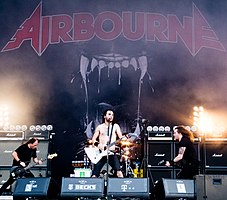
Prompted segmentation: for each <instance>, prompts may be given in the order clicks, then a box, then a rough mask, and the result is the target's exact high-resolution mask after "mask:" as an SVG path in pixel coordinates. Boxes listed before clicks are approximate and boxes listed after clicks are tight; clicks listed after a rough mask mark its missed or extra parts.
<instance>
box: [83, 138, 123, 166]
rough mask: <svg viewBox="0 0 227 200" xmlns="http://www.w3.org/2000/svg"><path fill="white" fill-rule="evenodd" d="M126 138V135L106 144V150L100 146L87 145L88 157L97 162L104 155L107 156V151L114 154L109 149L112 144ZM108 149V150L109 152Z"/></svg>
mask: <svg viewBox="0 0 227 200" xmlns="http://www.w3.org/2000/svg"><path fill="white" fill-rule="evenodd" d="M124 138H127V137H126V136H123V137H121V138H120V139H118V140H116V141H115V142H112V143H110V144H109V145H108V146H106V149H105V150H101V149H99V148H98V147H85V148H84V150H85V153H86V154H87V156H88V158H89V159H90V160H91V162H92V163H93V164H97V162H99V161H100V160H101V158H102V157H103V156H106V155H107V153H108V155H113V154H114V152H113V151H111V150H109V151H108V150H107V149H109V148H110V147H111V146H113V145H115V144H116V143H118V142H120V141H121V140H123V139H124ZM107 151H108V152H107Z"/></svg>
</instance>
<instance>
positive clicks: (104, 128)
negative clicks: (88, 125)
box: [92, 109, 123, 177]
mask: <svg viewBox="0 0 227 200" xmlns="http://www.w3.org/2000/svg"><path fill="white" fill-rule="evenodd" d="M113 120H114V112H113V110H111V109H107V110H106V111H105V112H104V114H103V123H102V124H100V125H98V126H97V128H96V130H95V133H94V135H93V137H92V145H93V146H97V147H98V148H99V149H100V151H103V150H105V149H106V148H108V149H107V150H109V151H107V152H108V153H109V152H114V151H115V144H114V145H111V146H108V145H109V144H112V143H114V142H115V141H116V140H117V137H118V138H122V132H121V129H120V126H119V125H118V124H116V123H113ZM107 157H108V158H109V159H108V163H109V165H110V166H111V167H112V169H113V170H114V171H116V173H117V177H123V173H122V171H121V166H120V162H119V160H118V157H117V156H116V155H115V154H114V153H111V154H110V155H108V156H107V154H106V155H105V156H103V157H102V158H101V159H100V160H99V161H98V163H97V164H95V165H94V169H93V172H92V177H99V175H100V171H101V169H102V167H103V166H104V164H105V163H107Z"/></svg>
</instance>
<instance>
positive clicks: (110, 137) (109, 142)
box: [107, 124, 114, 145]
mask: <svg viewBox="0 0 227 200" xmlns="http://www.w3.org/2000/svg"><path fill="white" fill-rule="evenodd" d="M113 127H114V124H113V125H112V127H111V132H109V130H110V125H109V126H108V135H109V133H110V136H109V141H108V144H107V145H110V144H111V139H112V133H113Z"/></svg>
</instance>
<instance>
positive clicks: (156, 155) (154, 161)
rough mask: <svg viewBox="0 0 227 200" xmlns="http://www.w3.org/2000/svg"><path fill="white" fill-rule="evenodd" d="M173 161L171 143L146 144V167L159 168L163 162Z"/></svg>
mask: <svg viewBox="0 0 227 200" xmlns="http://www.w3.org/2000/svg"><path fill="white" fill-rule="evenodd" d="M172 159H173V142H170V141H160V142H157V141H156V142H148V143H147V164H148V165H147V166H148V167H155V166H156V167H160V164H159V163H160V162H162V161H163V160H164V161H166V160H172Z"/></svg>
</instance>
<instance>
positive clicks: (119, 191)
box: [107, 178, 150, 198]
mask: <svg viewBox="0 0 227 200" xmlns="http://www.w3.org/2000/svg"><path fill="white" fill-rule="evenodd" d="M149 192H150V191H149V179H148V178H109V179H108V185H107V195H108V196H111V197H113V198H116V197H139V198H149Z"/></svg>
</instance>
